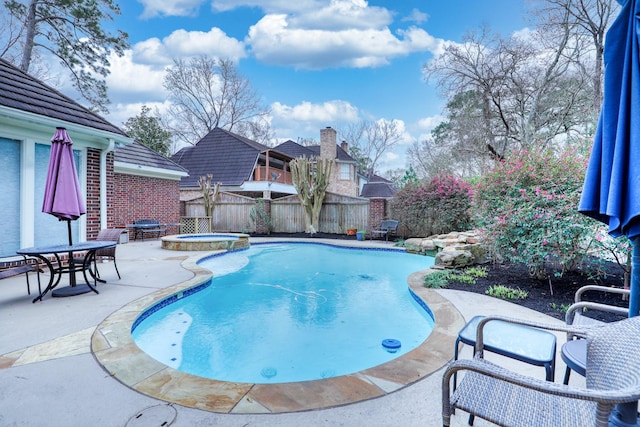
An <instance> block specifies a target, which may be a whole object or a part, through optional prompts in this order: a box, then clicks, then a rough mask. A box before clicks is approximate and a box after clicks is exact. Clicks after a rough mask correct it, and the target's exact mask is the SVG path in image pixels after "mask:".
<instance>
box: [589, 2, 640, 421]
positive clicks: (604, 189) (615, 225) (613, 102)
mask: <svg viewBox="0 0 640 427" xmlns="http://www.w3.org/2000/svg"><path fill="white" fill-rule="evenodd" d="M618 3H620V4H621V6H622V8H621V10H620V13H619V15H618V17H617V18H616V20H615V21H614V23H613V24H612V25H611V28H610V29H609V31H608V32H607V37H606V42H605V47H604V62H605V72H604V98H603V102H602V109H601V111H600V120H599V122H598V129H597V131H596V136H595V139H594V144H593V150H592V152H591V158H590V160H589V167H588V169H587V174H586V177H585V182H584V189H583V192H582V199H581V200H580V206H579V208H578V209H579V211H580V212H582V213H584V214H586V215H589V216H591V217H593V218H595V219H597V220H599V221H602V222H604V223H605V224H607V225H608V226H609V234H611V235H612V236H613V237H620V236H623V235H624V236H627V237H628V238H629V239H630V240H631V242H632V244H633V258H632V265H631V296H630V301H629V317H631V316H637V315H638V311H639V309H640V50H639V41H638V38H639V37H640V21H639V20H640V5H639V3H638V1H637V0H618ZM610 422H611V425H616V426H635V425H637V404H631V405H619V407H618V413H617V414H614V416H613V417H612V419H611V420H610Z"/></svg>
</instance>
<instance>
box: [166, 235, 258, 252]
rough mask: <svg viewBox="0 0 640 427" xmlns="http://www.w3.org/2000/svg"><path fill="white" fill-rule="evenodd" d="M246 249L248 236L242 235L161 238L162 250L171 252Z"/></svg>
mask: <svg viewBox="0 0 640 427" xmlns="http://www.w3.org/2000/svg"><path fill="white" fill-rule="evenodd" d="M248 247H249V235H248V234H242V233H207V234H177V235H172V236H164V237H163V238H162V248H163V249H169V250H173V251H215V250H236V249H245V248H248Z"/></svg>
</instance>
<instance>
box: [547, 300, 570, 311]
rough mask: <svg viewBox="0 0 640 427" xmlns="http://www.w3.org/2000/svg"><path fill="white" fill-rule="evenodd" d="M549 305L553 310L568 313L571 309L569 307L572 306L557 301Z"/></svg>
mask: <svg viewBox="0 0 640 427" xmlns="http://www.w3.org/2000/svg"><path fill="white" fill-rule="evenodd" d="M549 306H550V307H551V309H552V310H558V311H560V312H562V313H566V312H567V311H568V310H569V307H571V304H560V305H558V304H556V303H555V302H552V303H551V304H549Z"/></svg>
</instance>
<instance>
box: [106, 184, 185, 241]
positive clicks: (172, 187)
mask: <svg viewBox="0 0 640 427" xmlns="http://www.w3.org/2000/svg"><path fill="white" fill-rule="evenodd" d="M113 182H114V189H113V202H112V203H110V206H111V207H112V208H113V214H112V215H110V217H109V219H110V224H109V226H113V227H124V226H125V225H126V224H131V223H133V221H134V220H136V219H143V218H149V219H156V220H158V221H160V222H161V223H179V222H180V181H177V180H169V179H161V178H153V177H147V176H138V175H128V174H121V173H114V180H113ZM107 199H108V198H107ZM169 232H170V233H174V232H175V233H177V232H178V230H177V229H175V230H169Z"/></svg>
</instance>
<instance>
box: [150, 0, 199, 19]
mask: <svg viewBox="0 0 640 427" xmlns="http://www.w3.org/2000/svg"><path fill="white" fill-rule="evenodd" d="M138 2H140V3H141V4H142V5H143V6H144V10H143V12H142V16H141V18H144V19H148V18H154V17H156V16H195V15H196V14H197V12H198V9H199V8H200V5H201V4H202V3H204V0H138Z"/></svg>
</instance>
